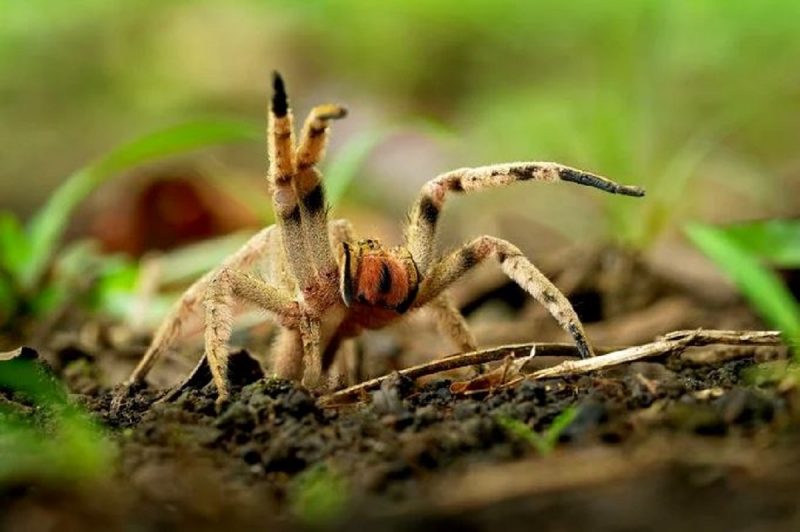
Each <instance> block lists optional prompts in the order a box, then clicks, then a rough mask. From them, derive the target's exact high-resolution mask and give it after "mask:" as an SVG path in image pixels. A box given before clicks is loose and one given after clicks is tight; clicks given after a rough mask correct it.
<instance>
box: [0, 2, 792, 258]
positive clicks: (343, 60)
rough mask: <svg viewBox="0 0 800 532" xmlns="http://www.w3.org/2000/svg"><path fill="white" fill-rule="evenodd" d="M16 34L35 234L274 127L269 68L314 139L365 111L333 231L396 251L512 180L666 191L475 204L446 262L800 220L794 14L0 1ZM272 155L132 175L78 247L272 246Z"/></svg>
mask: <svg viewBox="0 0 800 532" xmlns="http://www.w3.org/2000/svg"><path fill="white" fill-rule="evenodd" d="M0 18H2V24H0V123H2V128H0V198H2V202H1V204H0V207H2V209H3V210H8V211H11V212H12V213H13V214H14V215H16V216H19V217H21V218H22V219H26V218H29V217H30V216H31V215H32V214H33V213H34V212H36V210H37V209H38V208H39V206H41V205H42V204H43V203H44V202H45V201H46V200H47V199H48V198H49V197H50V195H51V194H52V192H53V190H54V189H55V188H56V187H57V186H59V185H60V184H62V183H64V182H65V179H66V177H67V176H68V175H70V174H71V173H73V172H74V171H75V170H76V169H79V168H81V167H83V166H84V165H86V164H87V163H88V162H90V161H93V160H97V158H98V157H102V156H103V154H106V153H109V152H110V151H111V150H112V149H113V148H114V147H115V146H118V145H120V144H121V143H124V142H126V141H129V140H130V139H134V138H137V137H139V136H140V135H144V134H147V133H148V132H152V131H155V130H159V128H164V127H169V126H171V125H174V124H179V123H182V122H184V121H186V120H198V119H225V120H234V121H236V122H237V123H239V122H241V123H242V124H245V126H243V127H249V128H252V130H253V131H256V132H259V131H261V130H263V126H264V124H265V110H266V101H267V93H268V84H269V76H270V72H271V71H272V70H280V71H281V72H282V73H283V75H284V77H285V79H286V80H287V83H288V89H289V94H290V97H291V99H292V102H293V107H294V109H295V112H296V114H297V115H298V118H299V119H302V117H303V116H304V114H305V113H306V112H307V111H308V110H309V109H310V107H311V106H313V105H315V104H317V103H323V102H329V101H330V102H336V103H342V104H344V105H346V106H347V107H348V108H349V109H350V115H349V116H348V118H347V119H346V120H344V121H342V122H339V123H336V124H335V125H334V133H333V140H332V144H331V148H330V150H329V154H330V155H329V158H328V162H327V163H326V168H327V170H328V177H327V178H328V179H329V184H330V187H332V188H333V189H335V193H334V194H333V196H334V198H333V199H334V201H335V206H334V213H335V215H336V216H339V215H344V216H347V217H350V218H352V219H353V220H354V221H355V222H356V223H357V228H360V229H361V230H362V231H361V234H362V235H363V234H364V233H366V232H368V233H371V234H374V235H377V236H384V237H386V238H389V239H397V238H399V235H400V229H401V222H402V220H403V218H404V215H405V212H406V210H407V209H408V207H409V205H410V202H411V201H412V200H413V198H414V196H415V194H416V193H417V191H418V190H419V188H420V186H421V185H422V184H423V183H424V182H425V181H426V180H428V179H430V178H432V177H434V176H435V175H436V174H438V173H440V172H443V171H446V170H449V169H452V168H456V167H461V166H470V165H480V164H489V163H495V162H504V161H514V160H545V161H547V160H552V161H558V162H561V163H564V164H567V165H570V166H576V167H580V168H584V169H587V170H591V171H594V172H597V173H600V174H602V175H605V176H608V177H610V178H612V179H614V180H616V181H619V182H623V183H630V184H639V185H642V186H644V187H646V189H647V193H648V195H647V197H646V198H645V199H643V200H632V199H630V198H620V197H615V196H611V195H606V194H603V193H601V192H599V191H596V190H591V189H583V188H579V187H574V186H572V185H568V184H564V185H559V186H545V185H531V186H523V185H520V186H516V187H511V188H509V189H505V190H496V191H489V192H485V193H483V194H480V195H477V196H472V197H468V198H459V199H458V200H457V201H453V202H451V203H449V204H448V213H447V216H446V217H445V220H444V233H445V234H444V237H443V239H444V242H445V244H453V243H455V242H457V241H458V240H461V239H463V238H466V237H469V236H474V235H476V234H480V233H491V234H495V235H497V236H501V237H505V238H509V239H511V240H513V241H515V242H518V243H519V245H520V246H521V247H522V248H523V249H524V250H525V251H526V252H529V253H531V254H534V255H535V254H536V253H537V252H538V250H539V249H540V248H548V247H550V246H558V245H561V244H563V243H564V242H579V243H580V242H583V243H595V244H597V243H603V244H606V243H607V244H609V245H614V246H622V247H624V248H627V249H634V250H639V251H643V252H645V253H650V252H652V253H653V254H656V255H657V254H658V250H659V249H662V248H663V246H665V245H667V244H665V242H667V243H669V242H674V241H676V240H679V239H680V238H681V232H680V229H681V225H682V223H683V222H685V221H688V220H700V221H707V222H713V223H722V222H731V221H740V220H753V219H764V218H773V217H792V216H795V215H797V214H798V212H800V150H798V149H797V139H798V138H799V137H800V68H798V65H800V32H799V31H798V28H799V27H800V3H799V2H797V1H796V0H776V1H774V2H769V3H758V2H750V1H722V0H697V1H693V2H670V1H655V0H653V1H634V0H618V1H615V2H594V1H591V0H581V1H574V2H566V3H565V2H562V1H556V0H552V1H550V0H548V1H539V2H527V1H510V0H498V1H494V2H485V1H477V0H435V1H428V0H426V1H422V0H403V1H394V0H387V1H383V2H373V1H369V0H341V1H337V2H333V1H321V0H309V1H305V2H290V1H279V0H276V1H265V0H230V1H221V0H195V1H180V0H174V1H170V2H164V1H156V0H127V1H126V2H107V1H104V0H73V1H72V2H59V1H47V0H26V1H24V2H23V1H17V0H0ZM259 134H260V133H259ZM245 136H246V135H243V137H245ZM265 159H266V156H265V147H264V144H263V141H262V140H260V139H259V138H258V134H256V135H251V136H250V137H249V140H247V141H246V142H237V143H226V144H225V145H224V146H212V147H206V148H204V149H202V150H196V151H192V152H191V153H187V154H181V155H177V156H171V157H158V160H157V161H149V162H148V164H144V165H138V166H136V167H135V168H125V169H124V171H120V172H116V173H115V175H114V177H113V179H110V180H108V181H106V182H104V184H103V185H102V186H99V187H94V188H93V189H92V193H91V195H89V196H88V198H87V201H83V202H82V203H81V205H80V210H79V211H78V212H77V214H75V215H74V216H71V219H70V222H69V231H68V234H69V235H70V237H71V238H77V237H86V236H88V237H91V238H92V239H94V241H95V242H99V243H100V244H101V249H102V250H104V251H120V252H124V253H126V254H127V255H128V256H130V257H139V256H142V255H144V254H146V253H148V252H149V251H152V250H169V249H173V248H176V247H179V246H181V245H183V244H187V243H190V242H193V241H198V240H202V239H205V238H208V237H211V236H216V235H221V234H225V233H228V232H230V231H233V230H235V229H240V228H252V227H259V226H263V225H264V224H267V223H270V219H271V213H270V208H269V198H268V196H267V193H266V186H265V182H264V177H263V176H264V171H265V168H266V160H265ZM131 166H133V165H131ZM367 228H369V230H368V231H366V229H367ZM669 245H672V244H669Z"/></svg>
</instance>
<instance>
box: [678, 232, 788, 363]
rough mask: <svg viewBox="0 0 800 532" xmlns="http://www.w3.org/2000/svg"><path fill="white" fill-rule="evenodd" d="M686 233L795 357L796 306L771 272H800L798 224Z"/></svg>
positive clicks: (775, 275)
mask: <svg viewBox="0 0 800 532" xmlns="http://www.w3.org/2000/svg"><path fill="white" fill-rule="evenodd" d="M686 233H687V235H688V236H689V238H690V239H691V240H692V242H694V244H695V245H696V246H697V247H698V248H700V250H702V251H703V252H704V253H705V254H706V255H708V256H709V257H710V258H711V259H712V260H713V261H714V262H715V263H716V264H717V265H718V266H719V268H720V269H721V270H722V271H723V272H725V274H727V275H728V277H730V278H731V279H732V280H733V282H734V283H735V284H736V286H737V287H738V288H739V290H740V291H741V292H742V294H743V295H744V296H745V297H746V298H747V299H748V301H750V303H751V304H752V305H753V308H754V309H755V310H756V311H757V312H758V313H759V314H760V315H761V317H762V318H763V319H764V321H766V322H767V323H768V324H769V325H770V326H772V327H775V328H776V329H779V330H781V331H783V333H784V335H785V338H786V340H787V343H789V344H790V345H791V346H792V348H793V350H794V354H795V358H797V357H800V303H798V301H797V300H796V299H795V298H794V296H792V294H791V292H789V290H788V289H787V287H786V285H785V284H784V283H783V282H782V281H781V279H780V278H779V277H778V275H777V274H776V273H775V272H774V271H773V268H774V267H783V268H793V269H800V220H769V221H765V222H751V223H747V224H739V225H733V226H729V227H714V226H710V225H704V224H691V225H689V226H687V227H686Z"/></svg>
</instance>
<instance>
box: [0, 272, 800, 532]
mask: <svg viewBox="0 0 800 532" xmlns="http://www.w3.org/2000/svg"><path fill="white" fill-rule="evenodd" d="M551 273H552V272H551ZM554 277H558V272H555V275H554ZM638 278H640V279H642V278H645V279H650V282H649V283H639V286H638V287H637V290H638V292H632V293H638V294H639V295H641V294H643V293H646V294H649V295H648V296H647V297H641V298H640V301H638V302H635V303H631V302H630V298H622V297H619V298H617V300H616V303H614V305H616V306H614V305H611V304H610V303H611V302H613V301H614V299H613V298H611V297H609V296H608V292H603V291H602V290H601V289H600V288H598V286H600V284H599V283H596V282H595V281H587V278H586V277H583V278H581V279H580V282H576V283H574V286H573V290H566V291H568V292H571V294H570V295H571V298H572V299H573V302H576V307H577V308H578V310H579V312H582V313H583V314H582V315H583V316H586V315H589V314H591V312H595V314H596V316H595V318H594V319H591V320H589V319H587V322H590V323H588V324H587V325H588V327H589V329H590V333H589V336H590V337H592V338H597V337H602V338H604V339H606V340H605V342H607V344H606V345H611V344H613V345H627V344H628V343H629V342H632V341H633V340H635V339H636V338H637V335H639V336H641V337H644V336H647V335H651V334H653V333H652V331H651V329H653V328H658V326H659V325H660V326H661V327H663V328H662V329H661V331H662V332H665V331H667V330H671V329H673V328H677V327H673V326H674V325H676V324H682V323H683V322H684V321H686V320H687V319H690V320H692V321H693V322H694V325H695V326H699V325H704V326H711V325H712V324H726V325H727V324H735V325H740V326H741V325H752V326H753V327H758V325H759V324H758V322H757V320H755V319H754V318H753V317H752V316H751V315H750V314H749V313H748V312H747V311H746V309H744V307H743V306H742V305H741V304H740V303H736V304H731V303H730V302H725V300H724V299H720V298H718V297H717V298H716V299H713V298H711V299H709V298H707V297H706V295H705V294H704V293H702V292H701V291H698V290H693V289H692V288H691V286H688V287H681V286H679V285H677V284H675V283H674V282H671V281H667V280H665V277H664V274H663V272H662V273H659V272H656V271H654V269H652V268H648V269H647V271H646V274H642V275H639V277H638ZM562 281H564V279H563V278H562ZM612 285H613V284H612ZM484 286H491V287H492V288H491V289H485V290H483V291H479V292H480V294H479V295H475V294H473V295H471V296H463V295H462V296H460V297H463V298H464V299H462V300H461V306H462V308H464V307H467V306H469V305H470V304H472V305H473V307H474V308H475V309H477V310H475V312H479V311H480V307H481V306H483V305H484V304H490V303H491V301H492V300H493V299H502V300H504V301H508V300H509V294H508V293H507V290H508V287H507V286H506V285H504V284H502V283H501V284H499V285H496V286H493V285H492V284H491V283H488V284H486V283H484ZM654 287H655V288H654ZM504 290H505V291H506V292H504ZM510 299H511V300H513V297H511V298H510ZM470 301H471V303H470ZM476 301H480V303H476ZM670 305H672V306H676V305H677V306H678V307H680V306H681V305H683V306H684V307H683V308H685V309H687V308H688V309H691V311H692V313H693V314H691V316H688V317H687V316H686V315H685V314H686V313H685V312H678V311H675V310H674V309H672V310H670V308H671V307H670ZM593 306H596V307H598V309H600V310H596V311H592V310H591V309H592V307H593ZM654 307H655V308H656V309H658V313H660V314H659V315H660V316H661V318H660V320H659V319H654V318H651V317H648V316H649V314H648V313H650V312H654V311H652V310H651V309H653V308H654ZM609 308H613V309H612V310H609ZM509 312H510V314H509V315H512V316H514V320H520V321H522V322H523V324H527V326H528V328H530V324H531V322H532V321H531V320H533V321H535V320H536V315H535V313H536V311H533V310H529V309H527V307H524V306H522V307H520V308H514V309H512V310H510V311H509ZM669 312H672V314H669ZM673 315H674V316H675V317H670V316H673ZM625 316H628V317H629V319H623V318H624V317H625ZM630 316H635V320H633V319H630ZM698 316H699V318H698ZM504 319H505V321H506V322H509V323H510V322H512V321H514V320H511V319H509V318H504ZM648 320H651V321H654V322H655V323H651V322H650V321H648ZM486 327H487V328H491V326H490V325H486ZM603 327H606V329H605V330H604V329H603ZM717 328H722V327H719V326H718V327H717ZM592 329H593V330H594V331H595V332H594V333H592V332H591V330H592ZM615 331H616V332H615ZM632 331H633V332H632ZM495 332H497V331H495ZM514 334H516V333H514V332H513V331H512V332H511V333H509V337H513V336H514ZM543 334H545V333H543ZM604 334H605V335H606V336H603V335H604ZM545 336H546V334H545ZM608 338H610V339H611V340H614V339H616V340H617V341H613V342H612V341H609V340H608ZM650 338H652V336H650V337H649V338H648V339H650ZM596 343H598V342H596ZM398 349H400V348H398ZM409 349H410V348H409ZM104 356H107V355H104ZM786 356H787V350H786V349H784V348H781V347H763V348H757V349H755V348H748V347H728V348H724V349H720V348H719V347H718V346H708V347H699V348H692V349H690V350H688V351H686V352H684V353H682V354H680V355H673V356H663V357H655V358H651V359H648V360H647V361H644V362H634V363H632V364H626V365H621V366H617V367H614V368H610V369H606V370H602V371H597V372H593V373H590V374H587V375H581V376H568V377H560V378H551V379H545V380H537V381H523V382H521V383H520V384H519V385H517V386H515V387H511V388H508V389H503V390H483V391H482V392H480V393H476V394H473V395H464V394H461V393H454V392H453V391H452V390H453V388H451V386H452V378H453V377H452V376H450V377H449V378H442V377H441V376H439V377H437V378H432V379H429V380H427V381H426V382H424V383H420V382H418V383H414V382H412V381H410V380H407V379H403V378H401V377H399V376H396V377H394V378H392V379H389V380H387V381H386V382H385V383H384V385H383V386H381V388H380V389H379V390H377V391H374V392H371V393H370V394H368V395H367V396H365V397H363V399H364V400H362V401H358V402H356V403H354V404H348V405H341V404H340V405H338V406H323V405H321V403H320V402H319V401H318V400H317V398H316V397H315V396H314V395H312V394H311V393H310V392H308V391H306V390H304V389H303V388H302V387H300V386H299V385H297V384H295V383H290V382H286V381H281V380H276V379H272V378H261V377H260V372H259V371H257V368H258V366H257V364H256V365H255V367H254V366H252V365H251V361H252V359H251V358H250V357H249V356H248V355H247V354H246V353H241V354H239V355H237V357H236V360H238V361H240V363H238V364H234V367H232V369H231V372H232V375H233V376H234V377H236V378H237V379H238V380H239V383H238V385H237V386H236V387H235V390H236V393H235V394H234V400H233V401H232V402H231V403H230V404H228V405H226V406H225V407H224V408H223V409H222V410H221V411H220V412H219V413H217V411H216V409H215V402H214V400H215V395H214V393H213V390H212V388H211V386H210V385H207V384H205V383H204V382H203V379H202V378H197V379H195V380H194V381H193V382H192V383H190V384H191V385H189V386H185V387H183V388H182V389H181V390H178V391H174V392H173V393H172V394H171V397H170V400H168V401H163V400H162V401H156V399H158V398H160V397H162V396H163V393H164V390H163V389H158V388H145V389H138V390H135V393H134V394H132V395H131V396H129V397H128V399H127V400H126V401H125V402H124V403H123V408H122V409H121V410H120V411H119V412H115V413H112V412H111V408H110V407H111V399H112V395H113V389H112V388H111V387H110V386H109V385H108V384H107V383H105V382H104V380H103V379H102V378H99V377H98V371H99V369H98V368H102V367H103V366H102V364H101V363H100V362H99V361H98V356H97V354H96V353H91V352H86V351H81V350H80V349H77V348H73V349H72V350H71V351H69V352H68V356H67V355H65V354H64V351H63V349H62V350H61V351H60V352H59V353H57V354H56V362H57V363H54V362H53V358H52V357H45V358H47V359H48V362H49V363H50V364H51V365H52V366H53V368H54V369H53V371H54V372H55V373H56V374H57V375H58V376H59V378H61V379H62V380H63V381H64V382H66V383H67V385H68V387H69V388H70V389H71V391H72V392H73V393H74V396H73V397H74V399H75V400H76V401H78V402H80V403H82V404H83V405H85V407H86V408H87V409H88V410H89V411H90V412H92V414H93V415H94V416H96V417H97V418H98V419H99V420H101V421H102V423H103V424H104V425H105V426H106V427H107V428H108V434H109V435H110V437H111V438H112V439H113V440H114V441H115V442H116V443H117V444H118V447H119V455H118V459H117V463H116V470H115V471H113V472H110V478H109V479H106V480H103V481H97V482H92V483H89V484H85V485H80V486H54V485H52V484H47V483H44V484H43V483H37V482H35V481H20V482H19V483H17V484H15V485H13V486H5V487H4V488H3V490H2V492H0V529H2V530H54V529H58V530H86V529H100V530H190V529H191V530H218V529H221V528H223V527H224V528H225V529H226V530H250V529H272V530H353V529H361V530H391V531H395V530H396V531H401V530H414V531H417V532H419V531H422V530H439V529H442V528H444V527H449V528H452V529H457V530H498V529H502V530H507V531H512V530H530V529H532V528H534V527H535V528H536V529H540V530H572V529H592V530H675V529H686V530H797V529H800V511H799V510H798V508H800V506H799V505H798V502H800V495H799V494H800V474H799V473H798V471H800V446H798V443H800V431H799V430H798V429H799V428H800V395H799V394H798V389H797V385H796V382H795V380H794V378H793V377H792V374H791V372H788V373H787V372H786V371H785V362H786V361H785V358H786ZM59 357H60V358H59ZM119 357H120V358H124V357H123V355H121V354H120V355H119ZM562 360H563V358H560V357H553V358H552V359H543V360H540V361H537V363H539V364H543V365H551V364H555V363H558V362H560V361H562ZM395 362H396V361H395ZM770 370H772V371H770ZM775 370H777V371H775ZM776 375H777V376H776ZM201 376H202V375H201ZM564 412H571V414H572V417H571V421H569V422H568V423H567V424H566V426H565V427H563V429H562V430H560V431H559V432H558V433H557V434H556V433H553V436H554V439H555V441H554V446H553V447H552V449H550V448H540V447H538V446H537V445H535V444H532V443H531V437H530V434H547V433H548V430H549V428H550V427H551V426H552V425H553V423H554V421H555V422H556V423H558V422H559V419H562V416H563V415H564ZM520 426H522V427H527V428H522V429H520Z"/></svg>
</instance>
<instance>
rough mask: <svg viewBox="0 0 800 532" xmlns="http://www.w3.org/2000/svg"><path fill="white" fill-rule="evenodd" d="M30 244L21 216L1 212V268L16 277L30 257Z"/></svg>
mask: <svg viewBox="0 0 800 532" xmlns="http://www.w3.org/2000/svg"><path fill="white" fill-rule="evenodd" d="M29 252H30V246H29V244H28V238H27V236H26V235H25V229H24V228H23V227H22V224H21V223H20V221H19V218H17V217H16V216H14V215H13V214H12V213H10V212H5V211H4V212H0V270H5V271H6V272H8V274H9V275H11V276H13V277H16V276H17V275H18V274H19V272H20V270H21V268H22V266H23V265H24V263H25V261H26V260H27V258H28V253H29Z"/></svg>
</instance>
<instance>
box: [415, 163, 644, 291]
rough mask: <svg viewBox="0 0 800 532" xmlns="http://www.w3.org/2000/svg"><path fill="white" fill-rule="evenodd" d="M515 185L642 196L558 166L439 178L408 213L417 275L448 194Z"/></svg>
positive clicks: (496, 168) (518, 166)
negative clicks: (564, 184) (559, 185)
mask: <svg viewBox="0 0 800 532" xmlns="http://www.w3.org/2000/svg"><path fill="white" fill-rule="evenodd" d="M517 181H543V182H547V183H552V182H556V181H569V182H572V183H578V184H580V185H586V186H590V187H594V188H599V189H600V190H604V191H606V192H610V193H612V194H623V195H626V196H644V190H643V189H641V188H640V187H635V186H628V185H620V184H618V183H615V182H614V181H611V180H610V179H606V178H605V177H601V176H598V175H595V174H591V173H589V172H584V171H583V170H577V169H575V168H570V167H568V166H563V165H560V164H557V163H547V162H520V163H507V164H496V165H492V166H480V167H477V168H460V169H458V170H453V171H450V172H447V173H445V174H442V175H440V176H438V177H436V178H435V179H433V180H432V181H429V182H428V183H427V184H425V185H424V186H423V187H422V192H421V193H420V195H419V198H417V201H416V202H415V203H414V206H413V207H412V209H411V215H410V218H409V224H408V227H407V229H406V245H407V246H408V249H409V250H410V251H411V256H412V257H414V262H416V264H417V268H418V269H419V272H420V274H422V275H423V276H425V274H426V273H427V272H428V268H429V267H430V264H431V261H432V260H433V254H434V249H435V244H436V228H437V224H438V221H439V214H440V213H441V210H442V208H443V207H444V201H445V198H446V195H447V193H448V192H456V193H462V192H473V191H477V190H483V189H486V188H494V187H502V186H506V185H509V184H511V183H515V182H517Z"/></svg>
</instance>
